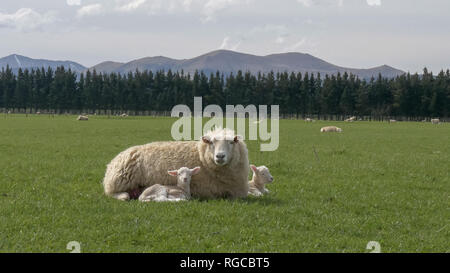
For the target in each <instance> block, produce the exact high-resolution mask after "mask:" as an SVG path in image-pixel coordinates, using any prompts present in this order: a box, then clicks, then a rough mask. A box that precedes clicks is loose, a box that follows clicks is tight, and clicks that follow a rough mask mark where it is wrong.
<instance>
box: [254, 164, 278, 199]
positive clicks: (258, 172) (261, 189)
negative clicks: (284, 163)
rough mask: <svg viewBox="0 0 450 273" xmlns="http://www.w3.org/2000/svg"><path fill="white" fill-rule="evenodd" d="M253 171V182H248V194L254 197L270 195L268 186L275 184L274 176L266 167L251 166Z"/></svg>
mask: <svg viewBox="0 0 450 273" xmlns="http://www.w3.org/2000/svg"><path fill="white" fill-rule="evenodd" d="M250 168H251V169H252V171H253V177H252V180H251V181H249V182H248V194H249V195H254V196H261V195H264V194H265V193H269V190H268V189H266V184H269V183H272V182H273V176H272V175H271V174H270V172H269V168H267V167H266V166H259V167H256V166H255V165H250Z"/></svg>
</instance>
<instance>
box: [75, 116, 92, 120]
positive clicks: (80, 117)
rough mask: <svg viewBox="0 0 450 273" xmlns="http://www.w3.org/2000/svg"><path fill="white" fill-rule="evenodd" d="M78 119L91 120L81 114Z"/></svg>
mask: <svg viewBox="0 0 450 273" xmlns="http://www.w3.org/2000/svg"><path fill="white" fill-rule="evenodd" d="M77 120H89V117H88V116H82V115H80V116H78V118H77Z"/></svg>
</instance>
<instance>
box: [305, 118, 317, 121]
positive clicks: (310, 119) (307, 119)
mask: <svg viewBox="0 0 450 273" xmlns="http://www.w3.org/2000/svg"><path fill="white" fill-rule="evenodd" d="M305 121H306V122H314V121H315V120H313V119H312V118H306V119H305Z"/></svg>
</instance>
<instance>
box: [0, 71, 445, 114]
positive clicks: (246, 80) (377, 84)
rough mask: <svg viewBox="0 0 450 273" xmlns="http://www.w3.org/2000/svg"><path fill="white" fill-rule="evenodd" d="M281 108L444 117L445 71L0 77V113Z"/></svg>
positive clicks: (285, 110)
mask: <svg viewBox="0 0 450 273" xmlns="http://www.w3.org/2000/svg"><path fill="white" fill-rule="evenodd" d="M194 96H201V97H203V104H204V105H209V104H217V105H219V106H221V107H222V109H225V105H238V104H242V105H244V106H245V105H248V104H254V105H279V106H280V113H281V114H297V115H303V116H305V115H321V114H322V115H323V114H327V115H365V116H408V117H448V116H449V115H450V71H449V70H447V71H446V72H444V71H441V72H440V73H439V74H438V75H433V73H432V72H429V71H428V70H427V69H426V68H425V69H424V71H423V74H422V75H418V74H409V73H408V74H404V75H401V76H398V77H396V78H393V79H388V78H383V77H382V76H381V75H379V76H378V77H376V78H372V79H370V80H365V79H360V78H358V77H356V76H355V75H352V74H348V73H343V74H341V73H338V74H337V75H324V76H322V75H320V74H319V73H317V74H311V73H288V72H283V73H274V72H270V73H267V74H264V73H257V74H251V73H249V72H246V73H245V72H242V71H239V72H237V73H236V74H230V75H224V74H222V73H220V72H219V71H218V72H216V73H211V74H210V75H206V74H205V73H203V72H195V73H194V74H192V75H191V74H189V73H187V74H185V73H184V72H183V71H181V72H173V71H171V70H169V71H157V72H152V71H143V72H141V71H135V72H129V73H128V74H126V75H122V74H116V73H111V74H107V73H97V72H96V71H95V70H94V71H87V72H85V73H81V74H80V75H77V74H76V73H75V72H73V71H71V70H70V69H65V68H64V67H58V68H57V69H56V70H52V69H51V68H50V67H49V68H47V69H45V68H41V69H32V70H28V69H24V70H22V69H19V70H18V72H17V73H16V74H14V73H13V71H12V70H11V68H10V67H6V68H2V70H1V72H0V108H4V109H19V110H25V111H38V110H40V111H42V110H47V111H55V112H59V113H64V112H66V111H69V110H79V111H96V110H113V111H150V110H152V111H170V110H171V109H172V107H173V106H175V105H177V104H186V105H188V106H189V107H191V109H193V97H194Z"/></svg>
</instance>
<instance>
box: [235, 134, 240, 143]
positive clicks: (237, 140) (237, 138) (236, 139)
mask: <svg viewBox="0 0 450 273" xmlns="http://www.w3.org/2000/svg"><path fill="white" fill-rule="evenodd" d="M239 140H242V136H240V135H236V136H235V137H234V142H236V143H237V142H239Z"/></svg>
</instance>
